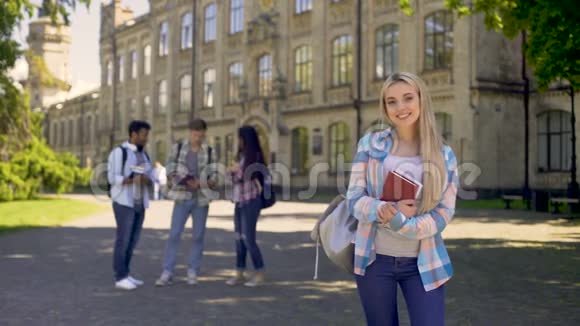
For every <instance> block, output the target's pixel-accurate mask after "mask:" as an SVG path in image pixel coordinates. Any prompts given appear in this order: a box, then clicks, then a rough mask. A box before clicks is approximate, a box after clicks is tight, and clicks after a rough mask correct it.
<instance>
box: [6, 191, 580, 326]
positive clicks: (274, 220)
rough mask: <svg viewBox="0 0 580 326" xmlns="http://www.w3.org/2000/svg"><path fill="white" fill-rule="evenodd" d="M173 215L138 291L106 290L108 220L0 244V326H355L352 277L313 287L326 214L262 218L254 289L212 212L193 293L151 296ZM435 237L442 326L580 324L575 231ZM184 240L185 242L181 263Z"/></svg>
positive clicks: (521, 218)
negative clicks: (244, 280)
mask: <svg viewBox="0 0 580 326" xmlns="http://www.w3.org/2000/svg"><path fill="white" fill-rule="evenodd" d="M73 197H75V198H80V199H83V200H92V201H95V200H96V199H94V198H93V197H83V196H81V197H78V196H73ZM171 207H172V204H171V203H170V202H155V203H154V204H153V207H152V208H151V209H150V210H149V211H148V213H147V219H146V224H145V228H146V229H145V230H144V233H143V236H142V239H141V242H140V244H139V246H138V250H137V252H136V256H135V258H134V263H133V270H134V272H135V274H136V275H137V276H138V277H140V278H142V279H144V280H145V281H146V282H147V284H146V285H145V286H144V287H142V288H140V289H138V290H137V291H134V292H131V293H127V292H121V291H117V290H115V289H113V287H112V275H111V274H112V272H111V254H112V247H113V241H114V219H113V217H112V214H111V213H104V214H99V215H95V216H91V217H88V218H85V219H82V220H79V221H75V222H72V223H70V224H67V225H65V226H63V227H61V228H54V229H34V230H27V231H20V232H13V233H9V234H5V235H2V236H0V271H1V272H0V276H1V277H0V289H1V291H0V325H75V326H76V325H362V324H364V320H363V315H362V311H361V307H360V304H359V302H358V298H357V294H356V289H355V285H354V283H353V282H352V279H351V277H349V276H348V275H345V274H343V273H341V272H340V271H338V270H336V269H335V268H334V267H333V266H332V265H331V264H330V263H329V262H328V261H327V260H326V258H324V259H322V262H321V266H320V270H321V275H320V280H319V281H312V272H313V266H314V265H313V263H314V245H313V244H312V242H311V241H310V239H309V231H310V229H311V227H312V225H313V223H314V221H315V219H316V216H317V214H318V213H319V212H320V211H321V210H323V209H324V205H320V204H299V203H286V202H284V203H278V204H277V205H275V206H274V207H273V208H271V209H268V210H266V211H264V212H263V217H262V219H261V221H260V223H259V231H260V233H259V241H260V244H261V246H262V248H263V251H264V257H265V261H266V264H267V270H268V273H269V274H268V276H269V282H268V284H267V285H266V286H264V287H262V288H256V289H246V288H241V287H236V288H229V287H227V286H225V285H224V281H225V279H226V278H227V277H228V276H229V275H231V267H232V266H233V263H234V252H233V249H234V248H233V236H232V234H231V230H232V227H233V225H232V224H233V223H232V218H231V214H232V211H233V206H232V205H231V204H230V203H228V202H216V203H213V204H212V206H211V209H210V218H209V220H208V228H209V229H208V232H207V234H206V236H207V238H206V253H205V254H206V255H205V260H204V270H203V272H204V274H203V276H202V277H201V279H200V280H201V283H200V284H199V285H198V286H194V287H192V286H187V285H186V284H185V283H184V282H183V281H182V282H178V283H177V284H175V285H173V286H170V287H166V288H155V287H154V286H153V282H154V280H155V278H156V277H157V276H158V275H159V273H160V264H161V255H162V250H163V248H164V245H165V240H166V238H167V228H168V226H169V221H170V219H169V215H170V212H171ZM444 237H445V239H446V243H447V246H448V248H449V250H450V254H451V257H452V260H453V262H454V266H455V270H456V276H455V277H454V278H453V280H452V281H451V282H450V283H449V285H448V287H447V324H448V325H494V326H495V325H510V326H511V325H578V324H580V310H579V307H580V299H579V298H580V256H579V254H578V253H579V252H580V251H579V249H580V244H579V241H580V226H579V224H578V223H570V222H566V221H562V220H548V219H546V216H542V215H536V214H530V213H526V212H518V211H509V212H507V211H493V212H474V211H471V212H467V211H466V212H460V213H459V214H458V216H457V218H456V219H455V220H454V222H453V223H452V224H451V225H450V226H449V227H448V228H447V230H446V231H445V234H444ZM190 239H191V238H190V235H189V234H188V235H187V236H186V238H185V239H184V241H183V242H182V249H183V250H182V251H181V252H180V255H179V259H180V260H179V261H180V262H181V263H184V262H185V258H186V257H187V254H188V252H189V246H188V244H189V240H190ZM185 269H186V267H185V265H184V264H181V265H179V266H178V270H177V273H178V274H179V275H184V274H185ZM400 302H401V305H400V310H401V319H402V325H408V318H407V316H406V310H405V305H404V303H403V302H404V301H403V300H402V298H401V301H400Z"/></svg>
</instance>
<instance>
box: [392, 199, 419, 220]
mask: <svg viewBox="0 0 580 326" xmlns="http://www.w3.org/2000/svg"><path fill="white" fill-rule="evenodd" d="M397 209H398V210H399V211H400V212H401V213H403V215H405V217H407V218H410V217H413V216H415V215H417V201H415V200H414V199H406V200H400V201H398V202H397Z"/></svg>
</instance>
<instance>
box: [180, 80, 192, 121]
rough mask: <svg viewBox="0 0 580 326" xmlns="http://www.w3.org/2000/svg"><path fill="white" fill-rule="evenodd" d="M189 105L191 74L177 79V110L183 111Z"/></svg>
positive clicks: (187, 108) (188, 107)
mask: <svg viewBox="0 0 580 326" xmlns="http://www.w3.org/2000/svg"><path fill="white" fill-rule="evenodd" d="M190 107H191V75H184V76H183V77H181V80H180V81H179V111H181V112H185V111H187V110H189V109H190Z"/></svg>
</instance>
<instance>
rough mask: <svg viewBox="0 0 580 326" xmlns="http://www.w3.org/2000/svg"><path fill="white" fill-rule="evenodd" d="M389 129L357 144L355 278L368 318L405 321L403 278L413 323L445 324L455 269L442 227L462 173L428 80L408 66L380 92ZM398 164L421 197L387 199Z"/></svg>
mask: <svg viewBox="0 0 580 326" xmlns="http://www.w3.org/2000/svg"><path fill="white" fill-rule="evenodd" d="M380 110H381V115H383V118H384V119H386V122H387V123H388V125H390V128H387V129H385V130H381V131H376V132H373V133H370V134H367V135H365V136H364V137H363V138H362V139H361V140H360V141H359V144H358V149H357V153H356V156H355V158H354V162H353V171H352V174H351V179H350V184H349V187H348V193H347V201H348V206H349V209H350V212H351V214H352V215H353V216H354V217H355V218H356V219H357V220H358V221H359V224H358V228H357V232H356V240H355V257H354V267H355V278H356V282H357V288H358V292H359V296H360V299H361V302H362V305H363V308H364V312H365V315H366V319H367V324H368V325H398V323H399V320H398V314H397V285H399V286H400V287H401V290H402V292H403V295H404V297H405V301H406V303H407V307H408V311H409V316H410V320H411V324H412V325H429V326H436V325H444V321H445V317H444V312H445V309H444V308H445V303H444V293H445V292H444V284H445V283H446V282H447V281H448V280H449V279H450V278H451V276H452V274H453V268H452V266H451V262H450V260H449V256H448V254H447V250H446V249H445V245H444V244H443V239H442V237H441V232H442V231H443V229H445V227H446V226H447V224H448V223H449V222H451V219H452V217H453V214H454V212H455V197H456V195H457V188H458V177H457V162H456V159H455V155H454V153H453V150H452V149H451V148H450V147H449V146H447V145H444V144H443V140H442V138H441V136H440V135H439V133H438V132H437V128H436V125H435V115H434V113H433V108H432V105H431V99H430V96H429V93H428V90H427V87H426V86H425V84H424V82H423V81H422V80H421V79H420V78H419V77H417V76H415V75H413V74H411V73H407V72H402V73H396V74H393V75H392V76H390V77H389V78H388V79H387V80H386V82H385V83H384V85H383V88H382V90H381V94H380ZM394 170H397V172H401V173H404V174H406V175H407V176H408V177H411V178H413V179H415V180H416V181H418V182H420V183H422V185H423V187H422V191H421V193H420V196H419V197H418V198H417V200H416V201H415V200H404V201H399V202H384V201H381V200H380V199H378V198H381V195H382V189H383V184H384V181H385V178H386V176H387V174H388V173H389V171H394Z"/></svg>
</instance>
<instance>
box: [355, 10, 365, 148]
mask: <svg viewBox="0 0 580 326" xmlns="http://www.w3.org/2000/svg"><path fill="white" fill-rule="evenodd" d="M362 69H363V68H362V0H357V2H356V96H355V99H354V103H353V104H354V109H355V111H356V138H357V141H358V139H359V138H360V137H361V124H362V117H361V96H362Z"/></svg>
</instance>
